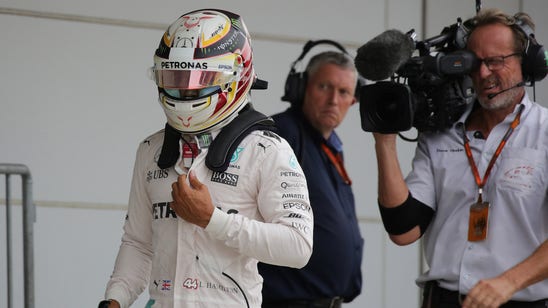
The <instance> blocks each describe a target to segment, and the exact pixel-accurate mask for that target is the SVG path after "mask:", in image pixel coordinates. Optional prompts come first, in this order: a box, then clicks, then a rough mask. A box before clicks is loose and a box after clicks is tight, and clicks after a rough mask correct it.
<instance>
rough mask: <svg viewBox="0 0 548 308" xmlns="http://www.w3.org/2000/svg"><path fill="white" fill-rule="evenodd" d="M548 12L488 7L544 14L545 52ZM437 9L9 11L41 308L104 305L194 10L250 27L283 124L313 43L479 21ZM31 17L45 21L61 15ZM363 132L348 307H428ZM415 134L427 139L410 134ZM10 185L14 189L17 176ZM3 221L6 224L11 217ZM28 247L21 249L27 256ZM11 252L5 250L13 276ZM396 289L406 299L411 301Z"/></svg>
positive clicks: (147, 4) (9, 53) (395, 4)
mask: <svg viewBox="0 0 548 308" xmlns="http://www.w3.org/2000/svg"><path fill="white" fill-rule="evenodd" d="M547 3H548V2H547V1H545V0H522V1H515V0H491V1H484V7H486V6H488V5H498V6H500V7H502V8H503V9H505V10H507V11H508V12H514V11H517V10H519V9H523V10H525V11H526V12H529V13H531V15H532V16H533V18H534V19H535V21H536V23H537V38H539V42H540V43H546V42H548V31H545V29H548V20H546V19H545V18H544V16H546V13H548V5H547ZM425 4H426V6H425V8H426V12H427V16H426V21H425V24H426V26H427V28H426V30H424V29H422V28H421V27H422V25H423V23H422V20H421V18H422V9H423V7H422V1H420V0H412V1H409V0H386V1H383V0H368V1H359V2H358V1H353V0H341V1H337V2H336V3H334V2H332V1H326V0H321V1H288V0H280V1H268V2H267V1H247V0H236V1H230V2H227V1H212V0H205V1H200V2H190V3H182V2H180V1H165V0H164V1H142V0H140V1H131V0H119V1H106V0H99V1H81V0H75V1H67V0H50V1H39V0H32V1H14V0H3V1H0V27H1V28H2V29H3V31H1V32H0V41H1V42H2V46H3V48H2V57H0V67H2V74H0V163H6V162H8V163H23V164H26V165H27V166H29V167H30V169H31V172H32V175H33V182H34V187H33V191H34V199H35V200H36V203H37V204H38V205H39V207H38V209H39V210H38V216H37V223H36V224H35V229H36V251H35V254H36V259H35V263H36V299H37V307H54V306H61V307H62V306H63V305H62V304H59V301H60V300H61V299H63V300H65V301H67V302H69V303H70V304H67V305H66V307H74V306H75V305H74V303H79V304H81V305H76V306H83V307H90V306H91V307H93V306H94V305H95V304H96V301H97V300H98V299H99V298H100V297H101V296H102V293H103V291H104V287H105V284H106V280H107V279H108V276H109V275H110V272H111V270H112V266H113V263H114V257H115V255H116V252H117V248H118V245H119V242H120V234H121V228H122V223H123V215H124V211H123V207H124V204H125V203H126V200H127V198H128V193H129V185H130V177H131V170H132V167H133V160H134V155H135V150H136V147H137V144H138V143H139V141H140V140H142V139H143V138H144V137H145V136H147V135H148V134H150V133H152V132H154V131H156V130H158V129H159V128H161V127H162V126H163V123H164V121H165V118H164V116H163V114H162V111H161V108H160V107H159V106H158V103H157V102H156V90H155V86H154V84H153V82H152V81H151V80H148V79H147V76H146V69H147V68H148V67H149V66H150V65H151V64H152V54H153V51H154V49H155V48H156V46H157V44H158V42H159V40H160V37H161V35H162V33H163V31H164V29H163V28H164V27H165V26H167V24H169V23H170V22H171V21H173V20H174V19H175V18H176V17H178V16H179V15H180V14H181V13H183V12H186V11H188V10H191V9H195V8H201V7H208V6H209V7H219V8H225V9H228V10H233V11H235V12H239V13H240V14H241V15H242V16H243V17H244V20H245V21H246V23H247V26H248V28H249V29H250V31H251V33H252V35H253V36H254V38H253V47H254V54H255V68H256V71H257V73H258V75H259V77H261V78H262V79H265V80H267V81H269V90H267V91H255V92H253V96H252V97H253V101H254V104H255V107H256V108H257V109H258V110H260V111H263V112H264V113H267V114H272V113H275V112H278V111H281V110H283V109H285V108H286V107H287V106H288V104H287V103H283V102H280V97H281V96H282V94H283V85H284V82H285V78H286V75H287V72H288V71H289V68H290V64H291V62H292V61H293V60H294V59H296V57H297V56H298V55H299V54H300V52H301V50H302V46H303V44H304V42H305V41H306V40H308V39H333V40H337V41H339V42H341V43H343V44H344V45H345V46H346V47H347V48H348V49H349V51H350V52H351V53H352V54H353V53H354V51H355V49H356V48H357V47H358V46H361V45H362V44H364V43H365V42H367V41H368V40H370V39H371V38H373V37H374V36H376V35H378V34H380V33H381V32H382V31H384V30H386V29H388V28H396V29H400V30H402V31H407V30H409V29H411V28H415V29H416V30H417V31H418V32H419V34H421V33H420V32H421V31H424V32H425V33H427V34H428V36H427V37H430V36H433V35H437V34H439V32H440V31H441V30H442V28H443V27H445V26H447V25H449V24H452V23H453V22H454V21H455V20H456V17H458V16H461V17H465V16H468V17H469V16H471V15H473V14H474V13H475V12H474V10H475V7H474V5H475V1H471V0H466V1H462V0H429V1H426V2H425ZM14 9H16V11H13V10H14ZM10 10H11V12H12V13H9V12H10ZM17 10H29V11H17ZM19 13H21V14H23V15H24V14H27V15H29V13H32V14H35V13H36V14H38V15H39V14H40V13H44V14H45V17H49V18H37V17H28V16H23V15H17V14H19ZM52 18H53V19H52ZM63 18H64V20H63ZM78 19H80V21H79V20H78ZM83 21H86V22H83ZM90 21H92V22H90ZM101 22H103V24H101ZM115 22H120V23H124V22H126V24H127V26H120V25H113V23H115ZM318 50H319V49H313V50H312V52H311V54H310V55H312V54H314V53H316V52H318ZM305 62H306V61H305ZM545 85H546V81H545V80H544V81H542V82H541V83H539V84H538V85H537V100H538V101H540V102H546V101H548V89H543V87H544V88H546V86H545ZM360 127H361V126H360V118H359V106H358V105H356V106H353V107H352V108H351V109H350V111H349V115H348V117H347V120H346V121H345V122H344V123H343V124H342V125H341V127H340V128H339V129H338V132H339V134H340V136H341V138H342V139H343V142H344V144H345V149H346V151H345V152H346V160H347V164H348V169H349V173H350V176H351V178H352V179H353V187H354V191H355V195H356V201H357V211H358V214H359V216H360V217H361V218H362V224H361V231H362V234H363V237H364V238H365V251H364V254H365V255H364V256H365V257H364V263H363V266H362V269H363V274H364V289H363V293H362V295H360V296H359V297H358V298H357V299H356V300H355V301H354V302H353V303H352V304H349V305H346V306H345V307H368V308H391V307H413V306H414V303H418V298H419V295H418V294H419V289H418V287H417V286H416V285H415V283H414V279H415V278H416V276H417V274H418V264H419V261H420V260H419V258H420V256H419V252H418V251H419V247H418V244H414V245H410V246H406V247H397V246H395V245H394V244H392V243H391V242H390V241H389V240H388V238H387V236H386V233H385V231H384V229H383V227H382V225H381V224H380V223H379V220H378V219H379V214H378V209H377V203H376V195H377V173H376V159H375V156H374V148H373V147H374V144H373V138H372V136H371V135H370V134H368V133H365V132H363V131H362V130H361V128H360ZM414 134H415V132H414V130H412V131H410V132H407V133H406V135H408V136H410V137H413V136H414ZM398 148H399V150H400V151H399V156H400V160H401V164H402V169H403V172H404V173H407V172H408V171H409V170H410V168H411V165H410V162H411V158H412V155H413V153H414V148H415V144H414V143H409V142H405V141H401V140H400V141H399V143H398ZM0 185H1V187H4V182H3V179H0ZM13 187H14V190H15V191H16V192H15V193H13V194H12V195H13V196H14V197H15V198H17V191H18V190H19V189H18V187H17V186H16V185H15V184H14V185H13ZM0 196H3V191H2V189H0ZM1 203H2V201H0V204H1ZM69 207H75V208H74V209H69ZM103 207H115V208H117V210H114V211H112V210H105V209H101V208H103ZM17 210H19V207H17V206H16V207H15V208H14V212H16V211H17ZM0 212H1V211H0ZM14 216H15V217H13V218H14V219H13V221H14V222H17V223H16V224H15V225H14V230H16V231H15V232H16V240H20V233H19V232H20V231H19V230H20V225H19V224H20V216H17V214H15V215H14ZM0 218H1V219H0V225H1V226H4V225H5V224H4V222H5V217H4V216H1V215H0ZM0 229H1V230H0V237H1V238H5V230H3V228H0ZM15 249H16V250H20V249H19V246H15ZM4 256H5V247H3V242H0V277H2V278H3V277H5V266H4V262H5V257H4ZM88 260H91V261H88ZM19 261H20V258H15V264H14V273H18V272H20V269H21V268H22V265H21V264H20V263H19ZM19 282H20V281H19ZM18 285H20V283H19V284H18ZM5 286H6V284H5V281H4V280H3V279H2V280H0V307H3V306H2V305H4V302H2V301H3V299H5V298H6V297H5V293H2V292H5V290H6V287H5ZM393 290H398V296H394V294H393ZM15 293H16V301H15V303H16V306H20V305H19V304H20V303H22V301H21V296H22V289H21V287H18V288H17V290H16V291H15ZM145 301H146V294H145V295H143V296H142V297H141V298H140V299H139V301H138V302H137V303H136V305H135V307H142V306H144V303H145ZM410 303H413V304H410Z"/></svg>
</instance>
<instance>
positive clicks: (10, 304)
mask: <svg viewBox="0 0 548 308" xmlns="http://www.w3.org/2000/svg"><path fill="white" fill-rule="evenodd" d="M10 200H11V196H10V175H9V174H6V243H7V244H6V247H7V258H6V260H7V261H6V265H7V274H8V296H7V299H8V307H9V308H11V307H13V300H12V298H11V292H12V287H11V285H12V266H11V205H10Z"/></svg>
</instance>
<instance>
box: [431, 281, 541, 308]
mask: <svg viewBox="0 0 548 308" xmlns="http://www.w3.org/2000/svg"><path fill="white" fill-rule="evenodd" d="M465 297H466V295H463V294H459V292H457V291H451V290H447V289H444V288H442V287H440V286H439V285H438V283H437V282H436V281H429V282H427V283H426V286H425V287H424V291H423V301H422V306H421V308H460V307H461V305H462V302H463V301H464V298H465ZM500 308H548V299H543V300H538V301H534V302H521V301H509V302H507V303H505V304H503V305H502V306H500Z"/></svg>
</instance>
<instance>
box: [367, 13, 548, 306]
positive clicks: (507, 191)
mask: <svg viewBox="0 0 548 308" xmlns="http://www.w3.org/2000/svg"><path fill="white" fill-rule="evenodd" d="M523 27H530V28H531V29H532V28H533V27H534V25H533V23H532V20H531V18H530V17H529V15H527V14H525V13H518V14H516V15H514V16H509V15H506V14H505V13H503V12H502V11H500V10H498V9H485V10H481V11H480V12H478V14H477V16H475V17H474V18H473V19H472V28H471V30H470V33H469V37H468V40H467V49H468V50H469V51H471V52H473V53H474V54H475V55H476V57H477V58H478V61H477V65H476V66H475V68H474V70H473V71H472V73H471V74H470V76H471V78H472V80H473V84H474V89H475V91H476V94H477V99H476V102H475V103H474V104H470V105H469V106H468V109H467V110H466V111H465V113H464V114H463V115H462V116H461V117H460V119H458V120H457V121H456V123H454V124H453V125H452V127H450V128H448V129H446V130H444V131H442V132H423V133H421V134H420V136H419V142H418V145H417V149H416V153H415V157H414V159H413V169H412V171H411V172H410V174H409V175H408V176H407V177H406V178H405V179H404V177H403V174H402V171H401V169H400V165H399V161H398V156H397V150H396V139H397V135H396V134H388V133H387V134H383V133H378V132H377V133H373V136H374V138H375V151H376V155H377V162H378V173H379V183H378V202H379V209H380V213H381V217H382V219H383V223H384V226H385V229H386V230H387V232H388V233H389V235H390V238H391V240H392V241H393V242H394V243H396V244H398V245H407V244H410V243H413V242H415V241H417V240H418V239H419V238H420V237H422V236H423V235H424V242H423V244H424V247H423V248H424V250H425V257H426V261H427V264H428V266H429V270H428V271H427V272H425V273H424V274H422V275H421V276H420V277H419V278H418V279H417V284H418V285H419V286H421V287H423V288H424V293H423V294H424V298H423V304H422V307H436V308H449V307H461V306H462V307H548V241H547V238H548V194H547V192H548V177H547V174H548V161H547V160H548V110H547V109H546V108H544V107H541V106H540V105H538V104H537V103H535V102H533V101H531V100H530V99H529V97H528V95H527V93H526V92H525V90H524V88H523V85H524V84H525V82H526V81H528V80H527V79H528V77H529V76H527V74H526V71H525V70H524V69H523V67H522V63H523V61H524V58H525V57H526V56H527V53H526V48H528V47H530V46H529V45H530V43H531V38H530V37H528V36H527V34H526V32H524V31H523ZM534 43H535V44H536V42H534Z"/></svg>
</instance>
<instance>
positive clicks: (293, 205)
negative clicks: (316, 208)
mask: <svg viewBox="0 0 548 308" xmlns="http://www.w3.org/2000/svg"><path fill="white" fill-rule="evenodd" d="M283 207H284V209H285V210H288V209H295V210H300V211H304V212H310V205H308V204H306V203H303V202H284V203H283Z"/></svg>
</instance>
